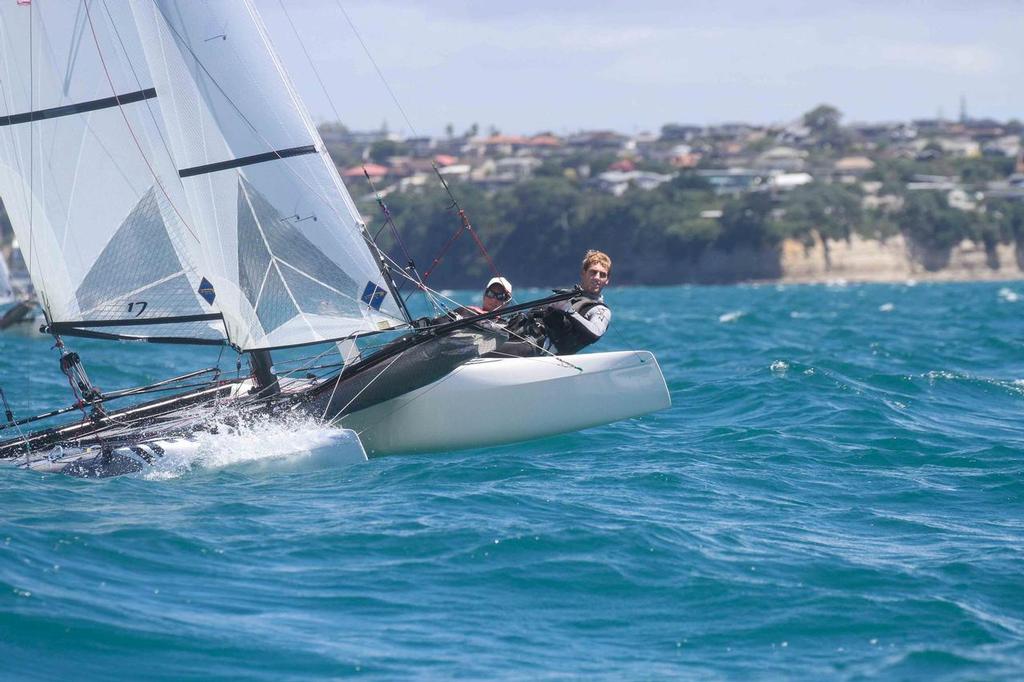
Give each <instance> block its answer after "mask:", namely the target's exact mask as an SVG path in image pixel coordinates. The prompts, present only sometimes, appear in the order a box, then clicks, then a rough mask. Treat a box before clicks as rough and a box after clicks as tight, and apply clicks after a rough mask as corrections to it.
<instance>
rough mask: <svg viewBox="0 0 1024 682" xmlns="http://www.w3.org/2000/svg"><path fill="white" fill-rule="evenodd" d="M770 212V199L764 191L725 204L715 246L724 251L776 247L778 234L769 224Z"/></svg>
mask: <svg viewBox="0 0 1024 682" xmlns="http://www.w3.org/2000/svg"><path fill="white" fill-rule="evenodd" d="M771 212H772V196H771V194H770V193H768V192H752V193H750V194H745V195H743V196H741V197H739V198H737V199H733V200H732V201H729V202H728V203H726V205H725V207H724V208H723V209H722V220H721V223H722V233H721V235H720V236H719V238H718V240H717V243H718V245H719V246H721V247H723V248H725V249H727V250H729V249H734V248H737V247H743V246H748V247H751V248H755V249H757V248H762V247H765V246H774V245H776V244H777V243H778V241H779V235H778V233H777V232H776V231H775V230H774V229H773V227H772V225H771Z"/></svg>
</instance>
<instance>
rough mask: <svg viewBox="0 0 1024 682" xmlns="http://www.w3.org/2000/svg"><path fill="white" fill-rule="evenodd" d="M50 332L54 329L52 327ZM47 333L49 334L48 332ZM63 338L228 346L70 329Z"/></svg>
mask: <svg viewBox="0 0 1024 682" xmlns="http://www.w3.org/2000/svg"><path fill="white" fill-rule="evenodd" d="M46 329H48V330H52V329H53V325H50V326H49V327H48V328H46ZM46 333H49V331H47V332H46ZM60 334H61V336H77V337H79V338H83V339H100V340H103V341H143V342H145V343H171V344H180V345H183V346H186V345H187V346H226V345H228V342H227V341H226V340H224V339H194V338H191V337H188V336H127V335H125V334H108V333H106V332H94V331H91V330H89V329H79V328H77V327H68V328H66V329H62V330H61V331H60Z"/></svg>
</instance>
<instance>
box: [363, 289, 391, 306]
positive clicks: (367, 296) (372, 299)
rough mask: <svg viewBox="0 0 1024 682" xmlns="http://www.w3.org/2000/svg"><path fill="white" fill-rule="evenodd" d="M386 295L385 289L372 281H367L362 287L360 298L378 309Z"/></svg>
mask: <svg viewBox="0 0 1024 682" xmlns="http://www.w3.org/2000/svg"><path fill="white" fill-rule="evenodd" d="M387 295H388V292H387V290H386V289H383V288H381V287H379V286H377V285H376V284H374V283H373V282H367V283H366V288H365V289H363V295H362V297H361V300H362V301H363V303H365V304H366V305H368V306H370V307H371V308H373V309H374V310H380V306H381V304H382V303H383V302H384V297H385V296H387Z"/></svg>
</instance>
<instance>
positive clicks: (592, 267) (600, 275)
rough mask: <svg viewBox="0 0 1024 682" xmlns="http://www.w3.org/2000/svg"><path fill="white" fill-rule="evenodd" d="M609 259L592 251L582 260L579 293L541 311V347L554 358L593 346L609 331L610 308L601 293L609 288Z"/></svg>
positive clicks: (598, 252) (610, 266) (600, 253)
mask: <svg viewBox="0 0 1024 682" xmlns="http://www.w3.org/2000/svg"><path fill="white" fill-rule="evenodd" d="M611 269H612V259H611V258H609V257H608V255H607V254H605V253H602V252H601V251H595V250H593V249H591V250H590V251H587V253H586V254H585V255H584V256H583V264H582V267H581V268H580V290H581V291H580V293H579V294H578V295H576V296H573V297H572V298H570V299H568V300H565V301H559V302H558V303H552V304H551V305H550V306H548V307H547V309H546V310H545V311H544V316H543V321H544V331H545V334H546V336H547V339H546V342H545V344H544V347H545V348H547V349H548V350H551V351H553V352H554V353H556V354H557V355H572V354H573V353H578V352H579V351H581V350H583V349H584V348H586V347H587V346H589V345H590V344H592V343H594V342H595V341H597V340H598V339H600V338H601V337H602V336H604V333H605V332H606V331H608V325H609V324H611V321H612V311H611V308H609V307H608V305H607V304H606V303H605V302H604V298H603V297H602V296H601V292H602V291H604V288H605V287H606V286H607V285H608V281H609V276H610V275H611Z"/></svg>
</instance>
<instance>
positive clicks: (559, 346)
mask: <svg viewBox="0 0 1024 682" xmlns="http://www.w3.org/2000/svg"><path fill="white" fill-rule="evenodd" d="M569 305H571V306H572V311H573V312H574V313H579V314H580V315H582V316H584V317H586V315H587V312H589V311H590V309H591V308H594V307H596V306H599V305H604V303H602V302H600V301H598V300H596V299H593V298H591V297H589V296H583V295H580V296H573V297H572V298H570V299H569ZM544 329H545V331H546V332H547V336H548V338H549V339H550V340H551V343H553V344H554V345H555V349H556V350H557V351H558V354H559V355H572V354H574V353H578V352H580V351H581V350H583V349H584V348H586V347H587V346H589V345H590V344H592V343H594V342H595V341H597V339H596V338H594V336H593V335H592V334H590V333H589V332H587V330H586V329H583V328H581V327H579V326H578V325H576V324H574V323H573V321H572V319H570V318H569V316H568V315H566V314H565V313H564V312H563V311H561V310H558V309H557V308H551V307H549V308H548V310H547V311H546V312H545V314H544Z"/></svg>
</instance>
